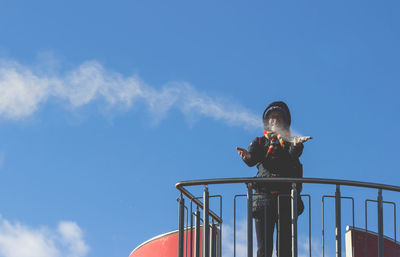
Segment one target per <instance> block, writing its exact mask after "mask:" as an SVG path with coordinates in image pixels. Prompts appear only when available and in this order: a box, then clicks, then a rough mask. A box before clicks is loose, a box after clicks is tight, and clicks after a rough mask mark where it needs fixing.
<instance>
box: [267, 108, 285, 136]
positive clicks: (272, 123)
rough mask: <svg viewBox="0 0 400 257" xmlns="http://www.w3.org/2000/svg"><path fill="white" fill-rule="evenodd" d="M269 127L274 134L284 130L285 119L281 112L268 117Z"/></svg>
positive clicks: (274, 112) (273, 112)
mask: <svg viewBox="0 0 400 257" xmlns="http://www.w3.org/2000/svg"><path fill="white" fill-rule="evenodd" d="M268 127H269V129H270V130H272V131H274V132H279V131H282V130H283V128H284V127H285V119H284V118H283V113H282V112H281V111H278V110H275V111H272V112H271V113H270V114H269V115H268Z"/></svg>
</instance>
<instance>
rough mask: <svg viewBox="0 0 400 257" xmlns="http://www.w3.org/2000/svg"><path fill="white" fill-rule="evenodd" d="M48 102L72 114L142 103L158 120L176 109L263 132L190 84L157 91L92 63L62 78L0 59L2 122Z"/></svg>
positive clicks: (238, 110) (242, 112)
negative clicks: (64, 104) (62, 104)
mask: <svg viewBox="0 0 400 257" xmlns="http://www.w3.org/2000/svg"><path fill="white" fill-rule="evenodd" d="M49 98H56V99H61V100H63V101H65V102H67V103H68V105H69V106H70V107H71V108H73V109H75V108H79V107H81V106H84V105H87V104H90V103H93V102H94V101H96V100H102V101H103V102H105V103H106V105H107V106H108V107H109V108H111V107H114V106H119V107H123V108H124V109H129V108H131V107H132V106H133V105H134V104H135V103H136V102H138V101H141V102H143V103H144V104H145V105H146V106H147V108H148V111H149V112H150V113H151V115H152V117H153V118H154V119H155V120H156V121H159V120H161V119H163V118H164V117H165V116H166V114H167V113H168V112H169V111H170V110H171V108H173V107H175V108H176V109H178V110H180V111H181V112H182V113H183V114H184V115H185V116H187V117H189V116H192V115H199V116H204V117H209V118H213V119H215V120H220V121H222V122H225V123H227V124H229V125H237V126H243V127H246V128H251V129H252V128H260V127H261V121H260V118H259V117H257V116H255V115H253V114H252V113H251V112H250V111H248V110H246V109H245V108H244V107H241V106H237V105H235V104H232V103H229V102H228V101H227V100H225V99H218V98H215V97H214V98H213V97H210V96H208V95H207V94H204V93H200V92H198V91H197V90H196V89H195V88H194V87H192V86H191V85H190V84H189V83H185V82H174V83H168V84H166V85H165V86H164V87H162V88H161V89H158V90H157V89H155V88H152V87H150V86H148V85H146V84H145V83H144V82H143V81H142V80H141V79H140V78H139V77H138V76H129V77H125V76H123V75H122V74H120V73H117V72H111V71H107V70H106V69H104V67H103V66H102V65H101V64H99V63H98V62H96V61H87V62H84V63H82V64H81V65H79V66H78V67H77V68H75V69H73V70H71V71H69V72H67V73H66V74H65V75H63V76H61V75H54V74H49V72H47V71H45V70H41V69H34V68H32V67H29V66H24V65H21V64H19V63H18V62H15V61H7V60H0V117H2V118H6V119H13V120H17V119H23V118H25V117H29V116H31V115H32V114H33V113H35V112H36V111H37V110H38V109H39V107H40V105H41V104H44V103H46V101H47V100H48V99H49Z"/></svg>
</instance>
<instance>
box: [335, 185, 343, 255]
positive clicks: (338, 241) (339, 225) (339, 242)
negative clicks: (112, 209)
mask: <svg viewBox="0 0 400 257" xmlns="http://www.w3.org/2000/svg"><path fill="white" fill-rule="evenodd" d="M335 217H336V218H335V220H336V222H335V223H336V257H342V222H341V199H340V185H336V192H335Z"/></svg>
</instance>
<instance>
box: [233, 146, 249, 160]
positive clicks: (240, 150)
mask: <svg viewBox="0 0 400 257" xmlns="http://www.w3.org/2000/svg"><path fill="white" fill-rule="evenodd" d="M236 150H237V151H238V154H239V155H240V157H242V159H243V160H248V159H250V158H251V154H250V153H249V152H248V151H247V150H246V149H243V148H240V147H236Z"/></svg>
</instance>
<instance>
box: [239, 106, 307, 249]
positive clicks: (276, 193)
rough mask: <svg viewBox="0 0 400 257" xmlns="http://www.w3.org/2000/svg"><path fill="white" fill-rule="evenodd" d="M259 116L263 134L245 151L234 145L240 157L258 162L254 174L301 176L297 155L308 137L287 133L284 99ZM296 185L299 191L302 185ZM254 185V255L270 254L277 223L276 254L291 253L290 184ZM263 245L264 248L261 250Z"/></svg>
mask: <svg viewBox="0 0 400 257" xmlns="http://www.w3.org/2000/svg"><path fill="white" fill-rule="evenodd" d="M262 118H263V125H264V136H262V137H257V138H256V139H254V140H253V142H251V144H250V146H249V147H248V150H246V149H243V148H240V147H237V148H236V149H237V151H238V154H239V155H240V157H242V159H243V161H244V162H245V163H246V164H247V165H248V166H250V167H252V166H254V165H257V168H258V172H257V177H267V178H268V177H291V178H300V177H302V173H303V171H302V164H301V163H300V161H299V157H300V155H301V154H302V151H303V147H304V146H303V143H304V142H305V141H307V140H309V139H311V137H291V136H290V124H291V115H290V111H289V108H288V106H287V105H286V103H284V102H281V101H277V102H273V103H271V104H270V105H268V107H267V108H266V109H265V111H264V113H263V117H262ZM297 186H298V187H297V190H298V193H299V194H300V191H301V184H298V185H297ZM253 188H254V189H255V194H254V196H253V217H254V219H255V227H256V235H257V248H258V249H257V257H264V256H267V257H271V256H272V251H273V234H274V228H275V226H278V225H279V231H280V233H279V235H278V233H277V235H276V244H277V247H276V251H277V256H278V254H279V256H278V257H289V256H291V205H290V202H291V201H290V196H289V195H290V190H291V183H283V182H279V183H278V182H272V183H257V184H256V185H254V186H253ZM298 199H299V201H298V214H301V212H302V211H303V209H304V205H303V202H302V201H301V198H300V196H299V197H298ZM278 201H279V204H278ZM278 206H279V220H280V221H279V223H278ZM265 225H266V229H265V228H264V226H265ZM277 230H278V229H277ZM264 231H265V232H266V233H265V232H264ZM265 244H266V249H264V248H265V246H264V245H265Z"/></svg>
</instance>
